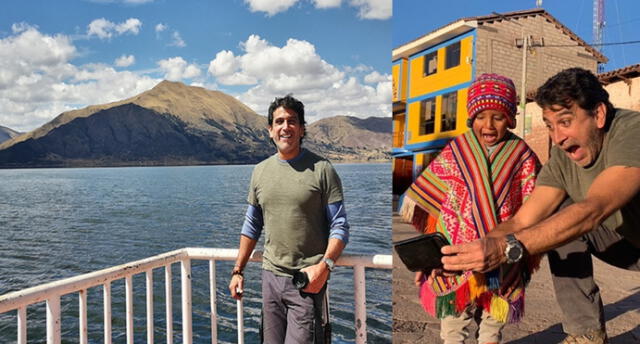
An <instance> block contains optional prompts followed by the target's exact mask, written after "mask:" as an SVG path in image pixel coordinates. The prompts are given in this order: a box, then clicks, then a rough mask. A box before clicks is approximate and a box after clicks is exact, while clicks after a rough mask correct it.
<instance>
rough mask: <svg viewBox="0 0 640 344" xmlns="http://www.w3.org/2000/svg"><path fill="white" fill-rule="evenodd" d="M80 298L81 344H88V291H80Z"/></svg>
mask: <svg viewBox="0 0 640 344" xmlns="http://www.w3.org/2000/svg"><path fill="white" fill-rule="evenodd" d="M78 298H79V299H80V300H79V306H78V318H80V319H79V322H80V324H79V327H80V328H79V331H80V344H87V343H88V339H87V289H82V290H80V293H79V294H78Z"/></svg>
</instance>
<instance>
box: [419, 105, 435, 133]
mask: <svg viewBox="0 0 640 344" xmlns="http://www.w3.org/2000/svg"><path fill="white" fill-rule="evenodd" d="M435 115H436V99H435V98H429V99H425V100H422V101H420V135H427V134H433V133H434V132H435V122H436V121H435Z"/></svg>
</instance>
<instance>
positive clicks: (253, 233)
mask: <svg viewBox="0 0 640 344" xmlns="http://www.w3.org/2000/svg"><path fill="white" fill-rule="evenodd" d="M263 226H264V224H263V220H262V209H261V208H260V207H256V206H253V205H249V206H248V207H247V213H246V215H245V218H244V223H243V224H242V234H241V235H240V248H239V249H238V257H237V258H236V264H235V266H234V267H233V271H232V272H231V273H232V275H231V281H230V282H229V291H230V292H231V297H233V298H234V299H236V300H239V299H241V298H242V290H243V289H244V275H243V271H244V267H245V266H246V265H247V261H249V257H251V253H252V252H253V249H254V248H255V247H256V244H257V243H258V239H259V238H260V234H261V233H262V228H263ZM238 291H239V292H238Z"/></svg>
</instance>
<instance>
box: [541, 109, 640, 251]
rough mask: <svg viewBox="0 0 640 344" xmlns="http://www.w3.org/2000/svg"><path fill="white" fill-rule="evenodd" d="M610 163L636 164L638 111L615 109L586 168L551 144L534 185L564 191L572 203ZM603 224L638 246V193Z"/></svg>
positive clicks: (639, 140)
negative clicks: (591, 163)
mask: <svg viewBox="0 0 640 344" xmlns="http://www.w3.org/2000/svg"><path fill="white" fill-rule="evenodd" d="M611 166H630V167H640V113H639V112H636V111H631V110H623V109H617V110H616V113H615V116H614V119H613V121H612V122H611V126H610V128H609V130H608V132H607V133H605V137H604V142H603V146H602V151H601V152H600V154H599V155H598V158H597V159H596V161H595V162H594V163H593V165H591V166H590V167H588V168H583V167H580V166H578V165H577V164H576V163H574V162H573V161H572V160H571V159H569V158H568V157H567V156H566V154H565V153H564V151H562V150H561V149H559V148H558V147H556V146H554V147H552V148H551V157H550V158H549V161H548V162H547V163H546V164H545V165H544V166H543V167H542V171H541V172H540V175H539V176H538V180H537V183H536V185H546V186H552V187H555V188H559V189H562V190H565V191H566V192H567V194H568V195H569V197H571V199H572V200H573V201H574V202H580V201H582V200H584V199H585V197H586V195H587V191H588V190H589V188H590V187H591V184H592V183H593V181H594V179H595V178H596V177H597V176H598V175H599V174H600V173H601V172H602V171H603V170H605V169H606V168H608V167H611ZM602 225H603V227H605V228H607V229H609V230H615V231H617V232H618V233H620V234H621V235H622V236H624V237H625V238H626V239H627V240H629V241H630V242H632V243H633V244H634V245H635V246H636V247H640V194H637V195H635V196H634V197H633V199H632V200H631V202H629V203H627V204H626V205H624V206H623V207H622V208H621V209H620V210H618V211H616V212H615V213H613V214H612V215H611V216H609V217H608V218H607V219H606V220H605V221H604V222H603V223H602Z"/></svg>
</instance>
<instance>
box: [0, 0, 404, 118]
mask: <svg viewBox="0 0 640 344" xmlns="http://www.w3.org/2000/svg"><path fill="white" fill-rule="evenodd" d="M391 7H392V5H391V0H268V1H267V0H224V1H217V0H190V1H178V0H60V1H49V0H11V1H9V2H5V3H3V11H0V125H3V126H6V127H9V128H12V129H14V130H19V131H29V130H33V129H35V128H37V127H39V126H40V125H42V124H44V123H46V122H48V121H50V120H51V119H53V118H54V117H56V116H57V115H59V114H60V113H62V112H63V111H67V110H72V109H77V108H82V107H85V106H87V105H92V104H101V103H107V102H111V101H116V100H121V99H124V98H127V97H131V96H133V95H136V94H138V93H141V92H143V91H145V90H148V89H150V88H152V87H153V86H154V85H155V84H157V83H158V82H159V81H161V80H163V79H169V80H174V81H181V82H184V83H185V84H189V85H196V86H202V87H205V88H208V89H214V90H220V91H223V92H226V93H228V94H231V95H233V96H235V97H236V98H238V99H239V100H241V101H242V102H244V103H245V104H247V105H248V106H250V107H251V108H253V109H254V110H255V111H256V112H258V113H259V114H263V115H264V114H265V113H266V109H267V107H268V104H269V102H271V101H272V100H273V98H274V97H276V96H282V95H284V94H286V93H293V94H294V96H296V97H298V98H300V99H301V100H302V101H303V102H304V103H305V105H306V109H307V112H308V116H309V118H308V120H309V121H311V122H313V121H315V120H317V119H320V118H324V117H329V116H335V115H351V116H358V117H369V116H390V113H391V106H390V99H391V78H390V66H391V62H390V49H391V25H392V22H391Z"/></svg>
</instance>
